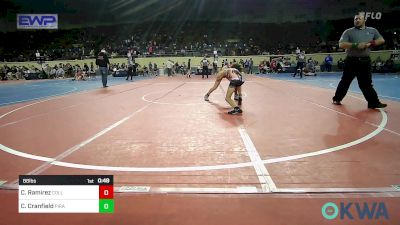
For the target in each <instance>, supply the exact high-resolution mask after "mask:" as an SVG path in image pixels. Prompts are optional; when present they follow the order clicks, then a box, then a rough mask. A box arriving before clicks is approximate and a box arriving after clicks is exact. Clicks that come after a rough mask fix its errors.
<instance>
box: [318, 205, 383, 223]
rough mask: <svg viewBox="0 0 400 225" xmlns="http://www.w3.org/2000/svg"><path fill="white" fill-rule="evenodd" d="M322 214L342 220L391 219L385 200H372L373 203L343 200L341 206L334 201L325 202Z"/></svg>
mask: <svg viewBox="0 0 400 225" xmlns="http://www.w3.org/2000/svg"><path fill="white" fill-rule="evenodd" d="M322 215H323V216H324V217H325V219H328V220H333V219H336V218H337V217H338V216H339V217H340V219H341V220H344V219H349V220H354V219H359V220H381V219H386V220H388V219H389V214H388V211H387V209H386V205H385V203H383V202H372V203H367V202H363V203H359V202H356V203H353V202H348V203H344V202H341V203H340V204H339V206H338V205H337V204H335V203H333V202H328V203H325V204H324V205H323V206H322Z"/></svg>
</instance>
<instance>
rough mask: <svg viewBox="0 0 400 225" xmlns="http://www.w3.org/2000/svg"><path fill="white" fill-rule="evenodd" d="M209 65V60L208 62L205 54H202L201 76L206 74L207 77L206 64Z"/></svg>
mask: <svg viewBox="0 0 400 225" xmlns="http://www.w3.org/2000/svg"><path fill="white" fill-rule="evenodd" d="M209 65H210V62H208V60H207V58H206V56H204V58H203V60H201V66H202V73H201V78H204V76H207V78H208V66H209Z"/></svg>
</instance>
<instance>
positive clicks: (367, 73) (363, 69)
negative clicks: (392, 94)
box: [332, 57, 379, 105]
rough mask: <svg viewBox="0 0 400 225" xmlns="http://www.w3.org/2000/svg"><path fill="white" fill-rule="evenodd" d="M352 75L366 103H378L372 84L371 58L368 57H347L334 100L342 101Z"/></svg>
mask: <svg viewBox="0 0 400 225" xmlns="http://www.w3.org/2000/svg"><path fill="white" fill-rule="evenodd" d="M354 77H357V81H358V86H359V87H360V89H361V91H362V93H363V95H364V97H365V99H366V100H367V102H368V105H376V104H378V103H379V99H378V95H377V93H376V91H375V89H374V87H373V85H372V74H371V59H370V58H369V57H347V58H346V60H345V62H344V68H343V75H342V79H341V80H340V82H339V85H338V87H337V89H336V93H335V96H334V97H333V98H332V99H333V100H334V101H339V102H340V101H342V99H343V98H344V96H346V94H347V91H348V90H349V87H350V84H351V82H352V81H353V79H354Z"/></svg>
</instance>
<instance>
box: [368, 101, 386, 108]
mask: <svg viewBox="0 0 400 225" xmlns="http://www.w3.org/2000/svg"><path fill="white" fill-rule="evenodd" d="M386 106H387V104H384V103H381V102H379V103H377V104H372V105H370V104H368V108H370V109H381V108H385V107H386Z"/></svg>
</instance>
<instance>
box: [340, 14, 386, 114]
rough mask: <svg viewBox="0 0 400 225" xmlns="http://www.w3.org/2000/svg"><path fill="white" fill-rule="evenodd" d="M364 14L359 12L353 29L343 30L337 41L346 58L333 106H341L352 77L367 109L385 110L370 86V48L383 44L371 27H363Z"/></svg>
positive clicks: (380, 37) (384, 105)
mask: <svg viewBox="0 0 400 225" xmlns="http://www.w3.org/2000/svg"><path fill="white" fill-rule="evenodd" d="M365 21H366V19H365V13H364V12H359V13H358V14H357V15H355V16H354V27H352V28H349V29H347V30H345V31H344V32H343V34H342V36H341V37H340V40H339V48H342V49H346V54H347V57H346V59H345V62H344V68H343V75H342V79H341V80H340V82H339V85H338V87H337V89H336V93H335V96H334V97H333V98H332V100H333V104H335V105H341V103H340V102H341V101H342V99H343V98H344V97H345V96H346V93H347V91H348V89H349V87H350V84H351V82H352V81H353V79H354V77H357V81H358V86H359V87H360V89H361V91H362V93H363V95H364V97H365V99H366V100H367V102H368V108H371V109H376V108H385V107H386V106H387V104H383V103H381V102H380V101H379V99H378V95H377V93H376V91H375V89H374V88H373V85H372V74H371V59H370V57H369V54H370V52H371V50H370V48H371V47H375V46H378V45H381V44H383V43H385V40H384V39H383V37H382V35H381V34H380V33H379V32H378V30H376V29H375V28H372V27H366V26H365Z"/></svg>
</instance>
